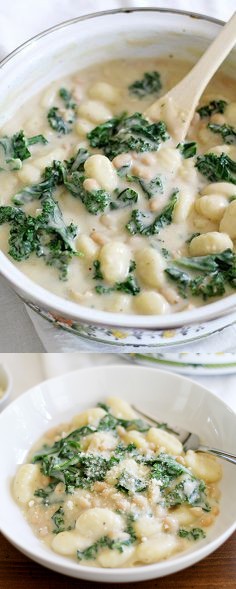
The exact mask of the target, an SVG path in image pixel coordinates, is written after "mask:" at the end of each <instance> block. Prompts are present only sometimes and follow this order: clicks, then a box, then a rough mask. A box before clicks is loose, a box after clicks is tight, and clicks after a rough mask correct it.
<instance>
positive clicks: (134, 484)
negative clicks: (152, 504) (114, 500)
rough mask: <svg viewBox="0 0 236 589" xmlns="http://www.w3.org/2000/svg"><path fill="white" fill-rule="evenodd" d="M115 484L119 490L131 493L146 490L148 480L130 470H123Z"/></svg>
mask: <svg viewBox="0 0 236 589" xmlns="http://www.w3.org/2000/svg"><path fill="white" fill-rule="evenodd" d="M115 486H116V489H117V490H118V491H121V492H122V493H126V494H128V495H130V494H134V493H141V492H142V491H146V489H147V487H148V483H147V481H146V480H142V479H138V478H136V477H135V476H134V475H132V473H130V472H129V471H123V472H122V473H121V475H120V477H119V478H118V481H117V483H116V485H115Z"/></svg>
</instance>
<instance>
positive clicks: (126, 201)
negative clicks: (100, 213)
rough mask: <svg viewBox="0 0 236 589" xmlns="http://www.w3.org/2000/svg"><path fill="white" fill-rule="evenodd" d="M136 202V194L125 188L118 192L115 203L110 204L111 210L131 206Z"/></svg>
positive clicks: (134, 191)
mask: <svg viewBox="0 0 236 589" xmlns="http://www.w3.org/2000/svg"><path fill="white" fill-rule="evenodd" d="M137 200H138V193H137V192H136V190H132V188H125V189H124V190H122V192H120V193H119V194H118V195H117V197H116V200H115V201H112V202H111V204H110V207H111V209H121V208H124V207H127V206H129V205H133V204H135V203H136V202H137Z"/></svg>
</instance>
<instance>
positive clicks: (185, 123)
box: [144, 12, 236, 141]
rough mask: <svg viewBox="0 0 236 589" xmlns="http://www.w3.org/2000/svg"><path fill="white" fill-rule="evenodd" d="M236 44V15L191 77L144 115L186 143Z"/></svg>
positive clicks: (194, 68) (198, 63)
mask: <svg viewBox="0 0 236 589" xmlns="http://www.w3.org/2000/svg"><path fill="white" fill-rule="evenodd" d="M235 42H236V12H235V13H234V15H233V16H232V18H231V19H230V20H229V22H228V23H227V24H226V25H225V26H224V27H223V29H222V30H221V32H220V34H219V35H218V37H216V39H215V40H214V41H213V43H212V44H211V45H210V47H208V49H207V51H206V52H205V53H204V55H203V56H202V57H201V58H200V59H199V61H198V62H197V63H196V65H195V66H194V67H193V68H192V70H191V71H190V72H189V73H188V74H187V76H185V78H183V80H181V82H179V84H177V86H175V87H174V88H172V90H170V91H169V92H167V94H165V96H162V97H161V98H159V100H157V101H156V102H154V104H152V105H151V106H150V107H149V108H148V109H147V110H146V112H145V113H144V115H145V116H146V117H147V118H148V119H151V120H152V121H157V120H158V121H159V120H162V121H164V122H165V123H166V125H167V128H168V130H169V132H170V133H171V135H172V136H173V137H174V139H176V141H183V140H184V139H185V137H186V135H187V132H188V129H189V126H190V123H191V120H192V118H193V115H194V112H195V110H196V106H197V104H198V102H199V99H200V97H201V95H202V93H203V91H204V90H205V88H206V86H207V84H208V82H209V81H210V80H211V78H212V76H213V75H214V73H215V72H216V70H217V69H218V67H219V66H220V65H221V63H222V62H223V61H224V59H225V58H226V57H227V55H228V54H229V52H230V51H231V49H232V48H233V46H234V44H235Z"/></svg>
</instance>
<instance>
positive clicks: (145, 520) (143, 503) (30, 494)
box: [13, 397, 222, 568]
mask: <svg viewBox="0 0 236 589" xmlns="http://www.w3.org/2000/svg"><path fill="white" fill-rule="evenodd" d="M106 403H107V404H106V405H105V406H104V405H102V406H101V407H99V406H98V407H94V408H92V409H88V410H87V411H84V412H83V413H81V414H79V415H75V417H74V418H73V420H72V422H71V423H67V424H62V425H61V426H58V427H57V428H54V429H53V430H51V431H49V432H48V433H47V434H46V435H45V436H44V437H43V438H42V439H41V440H40V441H39V442H38V443H37V444H36V446H35V447H34V448H33V449H32V450H31V452H30V456H29V458H28V462H27V463H26V464H24V465H22V466H20V468H19V469H18V471H17V474H16V476H15V478H14V485H13V492H14V497H15V500H16V501H17V502H18V504H19V505H20V507H21V509H22V510H23V513H24V515H25V517H26V519H27V520H28V522H29V524H30V525H31V526H32V529H33V531H34V533H35V534H36V535H37V536H38V537H39V538H40V539H41V540H43V541H44V542H45V543H46V544H47V545H48V546H49V547H50V548H52V549H53V550H54V551H55V552H57V553H59V554H61V555H64V556H68V557H70V558H72V559H73V560H75V561H77V562H78V563H79V564H82V565H85V566H86V565H87V566H97V567H104V568H114V567H119V568H120V567H130V566H136V565H143V564H151V563H155V562H158V561H161V560H164V559H167V558H169V557H171V556H172V555H173V554H176V553H179V552H182V551H184V550H187V549H188V548H190V547H191V546H192V544H193V543H194V545H197V542H195V541H196V540H201V539H203V538H205V537H206V536H207V531H208V528H209V526H211V525H212V524H213V523H214V521H215V518H216V516H217V515H218V513H219V505H218V504H219V498H220V491H219V488H218V482H219V480H220V479H221V476H222V471H221V466H220V465H219V463H218V462H217V460H216V459H215V458H214V457H212V456H210V455H208V454H201V453H195V452H193V451H191V450H189V451H187V453H185V452H184V450H183V447H182V444H181V442H180V441H179V440H178V439H177V437H176V436H175V435H173V433H169V432H168V431H166V430H163V429H162V428H158V427H153V426H151V425H149V424H147V423H145V422H140V420H139V421H135V420H137V419H138V416H137V415H136V414H135V412H134V411H133V409H132V408H131V407H130V405H128V403H127V402H126V401H124V400H122V399H120V398H117V397H110V398H109V399H108V400H107V402H106ZM162 425H163V424H162ZM68 436H69V437H68ZM55 443H56V446H55V445H54V444H55ZM69 444H71V446H69ZM58 445H59V446H58ZM35 457H37V458H36V459H35ZM32 462H33V463H32Z"/></svg>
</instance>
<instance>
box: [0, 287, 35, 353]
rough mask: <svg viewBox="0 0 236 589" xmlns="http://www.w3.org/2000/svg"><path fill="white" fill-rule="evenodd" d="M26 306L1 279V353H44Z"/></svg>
mask: <svg viewBox="0 0 236 589" xmlns="http://www.w3.org/2000/svg"><path fill="white" fill-rule="evenodd" d="M44 351H45V349H44V347H43V345H42V343H41V341H40V339H39V337H38V335H37V333H36V331H35V329H34V326H33V324H32V322H31V321H30V318H29V316H28V313H27V312H26V309H25V305H24V303H22V301H21V300H20V299H19V297H18V296H17V295H16V294H15V293H14V291H13V290H12V289H11V288H10V287H9V286H8V284H7V282H6V280H5V279H4V278H2V277H0V352H44Z"/></svg>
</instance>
